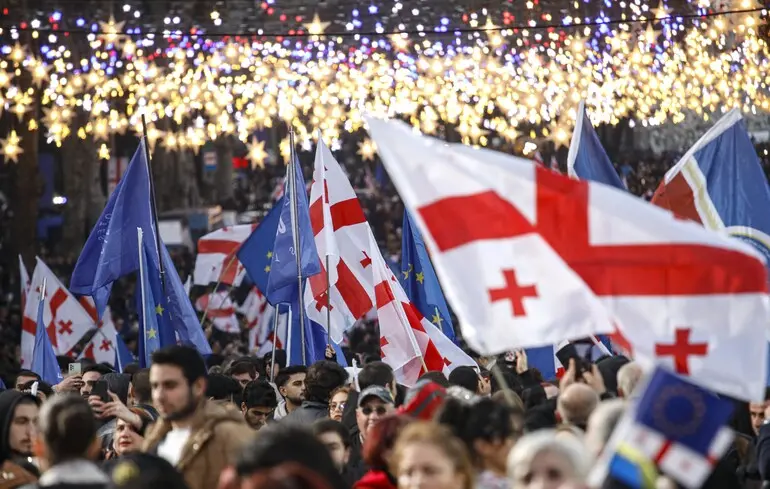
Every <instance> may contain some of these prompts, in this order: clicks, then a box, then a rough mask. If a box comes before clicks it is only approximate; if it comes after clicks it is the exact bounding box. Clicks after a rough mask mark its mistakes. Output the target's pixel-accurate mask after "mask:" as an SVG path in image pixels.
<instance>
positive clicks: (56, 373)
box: [30, 294, 62, 385]
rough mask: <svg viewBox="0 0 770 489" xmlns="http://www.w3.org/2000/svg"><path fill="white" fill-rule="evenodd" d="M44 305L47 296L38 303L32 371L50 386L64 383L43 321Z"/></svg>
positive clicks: (39, 299)
mask: <svg viewBox="0 0 770 489" xmlns="http://www.w3.org/2000/svg"><path fill="white" fill-rule="evenodd" d="M44 305H45V294H43V295H42V296H40V297H39V298H38V301H37V321H36V323H37V331H36V333H35V348H34V353H33V354H32V366H31V368H30V370H32V371H33V372H35V373H36V374H38V375H39V376H40V378H41V379H43V381H45V382H48V383H49V384H50V385H56V384H58V383H59V382H61V381H62V375H61V369H59V362H58V361H57V360H56V353H55V352H54V350H53V346H52V345H51V341H50V340H49V338H48V332H47V331H46V326H45V321H44V319H43V310H44V307H43V306H44Z"/></svg>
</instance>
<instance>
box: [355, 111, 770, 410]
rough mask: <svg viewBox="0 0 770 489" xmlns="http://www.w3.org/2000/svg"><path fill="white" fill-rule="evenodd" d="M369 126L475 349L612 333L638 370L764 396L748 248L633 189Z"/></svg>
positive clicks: (756, 277)
mask: <svg viewBox="0 0 770 489" xmlns="http://www.w3.org/2000/svg"><path fill="white" fill-rule="evenodd" d="M368 125H369V130H370V132H371V134H372V135H373V137H374V139H375V143H376V144H377V147H378V151H379V152H380V156H381V158H382V160H383V161H384V163H385V164H386V165H387V167H388V172H389V174H390V175H391V177H392V178H393V181H394V183H395V184H396V186H397V188H398V190H399V193H400V194H401V197H402V198H403V200H404V203H405V204H406V206H407V208H408V209H409V211H410V212H411V213H412V215H413V216H414V218H415V220H416V222H417V224H418V225H419V227H420V230H421V231H422V233H423V237H424V239H425V242H426V244H427V245H428V247H429V250H430V253H431V259H432V261H433V264H434V266H435V267H436V272H437V274H438V276H439V277H440V278H441V283H442V284H444V293H445V294H446V296H447V299H448V300H449V302H450V305H451V306H452V309H453V310H454V311H455V313H456V314H457V316H458V318H459V319H460V323H461V325H462V327H463V337H464V338H465V339H466V341H467V342H468V344H469V345H470V346H471V347H472V348H473V349H474V350H476V351H478V352H479V353H482V354H496V353H500V352H502V351H507V350H513V349H516V348H529V347H535V346H545V345H551V344H558V343H559V342H560V341H563V340H569V339H572V338H581V337H589V336H591V335H594V334H603V333H610V332H613V331H615V332H617V333H618V334H619V336H622V337H623V339H624V342H625V343H626V344H628V345H630V346H631V347H632V349H633V356H634V358H635V360H636V361H638V362H639V363H640V364H642V365H644V366H651V365H654V364H656V363H665V364H668V365H670V366H672V367H674V368H675V369H676V371H677V372H678V373H680V374H682V375H689V376H691V377H692V378H693V379H694V380H696V381H697V382H699V383H701V384H702V385H703V386H705V387H707V388H709V389H713V390H715V391H719V392H722V393H725V394H728V395H731V396H733V397H736V398H741V399H745V400H750V399H760V398H761V396H762V395H763V393H764V390H765V372H763V371H762V372H760V371H757V369H756V365H765V364H766V361H767V348H766V343H765V332H764V330H763V328H757V327H756V325H757V324H758V323H763V322H767V320H768V316H769V315H770V310H768V309H769V308H770V306H769V305H768V301H767V290H768V285H767V270H766V269H765V265H764V262H763V260H762V257H761V256H760V255H759V254H758V253H757V252H756V251H755V250H754V249H753V248H751V247H750V246H748V245H746V244H744V243H741V242H740V241H738V240H734V239H730V238H729V237H725V236H722V235H719V234H717V233H713V232H711V231H707V230H705V229H703V227H701V226H699V225H697V224H694V223H691V222H686V221H683V220H679V219H675V218H674V216H672V215H671V213H669V212H664V211H661V210H660V209H659V208H656V207H655V206H652V205H650V204H648V203H646V202H644V201H643V200H641V199H638V198H636V197H634V196H632V195H630V194H628V193H627V192H617V191H616V190H615V189H611V188H607V186H605V185H601V184H596V183H594V182H588V181H582V180H573V179H570V178H566V177H564V176H562V175H559V174H556V173H554V172H551V171H549V170H546V169H543V168H540V167H538V166H535V165H532V164H531V163H530V162H528V161H526V160H521V159H519V158H516V157H513V156H509V155H504V154H502V153H497V152H494V151H489V150H484V149H474V148H469V147H465V146H460V145H447V144H445V143H443V142H438V141H436V140H434V139H431V138H427V137H423V136H420V135H416V134H414V133H413V132H412V130H411V128H409V127H407V126H406V125H405V124H402V123H400V122H397V121H391V122H385V121H380V120H376V119H369V120H368ZM446 216H452V219H447V217H446ZM613 335H615V333H613ZM613 338H614V336H613ZM736 356H740V357H741V358H742V359H743V361H741V362H735V361H734V359H735V358H736Z"/></svg>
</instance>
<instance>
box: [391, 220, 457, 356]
mask: <svg viewBox="0 0 770 489" xmlns="http://www.w3.org/2000/svg"><path fill="white" fill-rule="evenodd" d="M399 281H400V282H401V285H402V286H403V287H404V291H405V292H406V295H407V296H408V297H409V300H410V301H411V303H412V304H413V305H414V306H415V307H416V308H417V310H418V311H420V312H421V313H422V315H423V316H425V317H427V318H428V319H430V322H432V323H433V324H434V325H436V327H437V328H439V329H440V330H441V331H442V332H443V333H444V334H445V335H446V336H447V338H449V339H450V340H452V341H454V340H455V330H454V326H453V325H452V318H451V317H450V316H449V308H448V307H447V305H446V301H445V300H444V293H443V292H441V286H440V285H439V283H438V278H436V272H435V271H433V265H432V264H431V262H430V258H428V251H427V250H426V249H425V242H424V241H423V240H422V235H421V234H420V230H419V229H417V226H416V225H415V224H414V223H413V222H412V217H411V216H410V215H409V212H407V211H406V210H404V222H403V224H402V226H401V274H400V276H399Z"/></svg>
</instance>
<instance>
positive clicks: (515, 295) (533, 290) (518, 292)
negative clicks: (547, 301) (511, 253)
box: [488, 270, 538, 317]
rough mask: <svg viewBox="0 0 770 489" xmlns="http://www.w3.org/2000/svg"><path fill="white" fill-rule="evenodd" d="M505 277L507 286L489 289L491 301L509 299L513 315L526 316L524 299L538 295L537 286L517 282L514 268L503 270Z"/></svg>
mask: <svg viewBox="0 0 770 489" xmlns="http://www.w3.org/2000/svg"><path fill="white" fill-rule="evenodd" d="M503 277H504V278H505V287H502V288H500V289H489V290H488V292H489V300H490V301H491V302H497V301H503V300H509V301H511V307H512V309H513V316H514V317H516V316H526V314H527V312H526V311H525V310H524V299H526V298H529V297H532V298H535V297H537V296H538V295H537V287H536V286H535V285H526V286H523V287H522V286H520V285H519V284H518V282H516V272H514V271H513V270H503Z"/></svg>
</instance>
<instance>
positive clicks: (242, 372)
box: [227, 359, 259, 389]
mask: <svg viewBox="0 0 770 489" xmlns="http://www.w3.org/2000/svg"><path fill="white" fill-rule="evenodd" d="M227 375H229V376H230V377H232V378H233V379H234V380H236V381H237V382H238V383H239V384H240V385H241V389H243V388H244V387H246V384H248V383H249V382H251V381H252V380H256V378H257V377H258V376H259V375H258V374H257V367H255V366H254V363H252V362H250V361H248V360H246V359H242V360H237V361H236V362H235V363H233V364H232V365H231V366H230V368H228V369H227Z"/></svg>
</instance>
